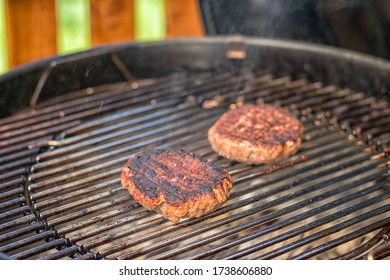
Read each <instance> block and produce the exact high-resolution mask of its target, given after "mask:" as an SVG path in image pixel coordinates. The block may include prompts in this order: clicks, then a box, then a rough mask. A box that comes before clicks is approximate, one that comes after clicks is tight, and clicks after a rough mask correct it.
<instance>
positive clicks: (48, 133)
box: [0, 36, 390, 259]
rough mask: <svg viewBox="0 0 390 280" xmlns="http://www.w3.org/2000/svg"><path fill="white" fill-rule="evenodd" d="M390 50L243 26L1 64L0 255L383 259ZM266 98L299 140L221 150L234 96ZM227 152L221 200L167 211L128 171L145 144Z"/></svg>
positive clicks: (389, 207) (389, 197)
mask: <svg viewBox="0 0 390 280" xmlns="http://www.w3.org/2000/svg"><path fill="white" fill-rule="evenodd" d="M389 75H390V63H389V62H387V61H385V60H382V59H378V58H374V57H369V56H366V55H362V54H357V53H354V52H350V51H346V50H341V49H336V48H332V47H324V46H315V45H310V44H300V43H296V42H289V41H283V40H273V39H252V38H242V37H234V36H233V37H209V38H202V39H176V40H166V41H163V42H156V43H143V44H138V43H128V44H120V45H114V46H108V47H103V48H98V49H93V50H89V51H86V52H83V53H79V54H73V55H69V56H64V57H57V58H51V59H47V60H44V61H39V62H37V63H33V64H30V65H27V66H23V67H21V68H18V69H15V70H13V71H11V72H9V73H7V74H5V75H3V76H2V77H0V92H1V96H0V100H1V101H0V103H1V104H0V108H1V114H2V118H1V120H0V123H1V126H0V130H1V133H0V138H1V139H0V170H1V175H0V208H1V214H0V252H1V253H2V254H1V255H0V257H2V258H13V259H238V258H243V259H271V258H280V259H309V258H314V259H367V258H370V259H383V258H387V257H388V256H389V254H390V246H389V243H388V239H389V234H390V187H389V178H388V175H389V169H388V168H389V154H388V148H389V145H390V143H389V142H390V137H389V136H390V135H389V134H390V133H389V131H390V130H389V128H390V107H389V103H388V102H389V93H388V90H389V88H390V80H389V79H388V77H389ZM245 103H269V104H274V105H278V106H282V107H285V108H288V109H289V110H291V111H292V112H294V113H295V114H296V116H297V117H298V118H300V119H301V120H302V122H303V123H304V126H305V133H304V135H303V143H302V147H301V149H300V151H299V152H298V153H297V154H296V155H294V156H292V157H291V158H289V159H287V160H285V161H282V162H279V163H277V164H275V165H259V166H250V165H246V164H243V163H237V162H232V161H229V160H227V159H224V158H222V157H220V156H218V155H217V154H216V153H215V152H213V151H212V150H211V148H210V146H209V144H208V142H207V137H206V135H207V129H208V128H209V127H210V126H211V125H212V124H213V122H215V121H216V119H217V118H218V117H219V116H220V115H221V114H222V113H223V112H225V111H226V110H228V109H229V108H234V107H239V106H242V104H245ZM167 146H170V147H176V148H181V149H188V150H191V151H194V152H196V153H198V154H200V155H202V156H204V157H205V158H207V159H209V160H210V161H213V162H216V163H218V164H221V165H223V166H225V167H226V168H227V169H228V170H229V171H230V173H231V174H232V177H233V180H234V187H233V189H232V192H231V197H230V198H229V200H228V201H227V203H226V204H225V205H224V206H223V207H221V208H220V209H218V210H216V211H215V212H213V213H211V214H208V215H206V216H204V217H202V218H199V219H187V220H182V221H181V222H180V223H178V224H173V223H171V222H169V221H167V220H165V219H163V218H162V217H161V216H160V215H159V214H156V213H154V212H151V211H148V210H146V209H145V208H143V207H142V206H140V205H139V204H138V203H136V202H135V201H134V200H133V199H132V198H131V196H130V194H129V193H128V192H127V191H126V190H124V189H122V188H121V185H120V178H119V176H120V172H121V168H122V167H123V165H124V163H125V161H126V159H127V158H128V157H129V156H130V155H131V154H133V153H136V152H138V151H141V150H144V149H146V148H151V147H167Z"/></svg>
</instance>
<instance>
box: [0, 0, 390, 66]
mask: <svg viewBox="0 0 390 280" xmlns="http://www.w3.org/2000/svg"><path fill="white" fill-rule="evenodd" d="M205 34H207V35H232V34H241V35H245V36H256V37H265V38H281V39H290V40H300V41H308V42H311V43H316V44H323V45H331V46H336V47H341V48H344V49H350V50H354V51H358V52H363V53H368V54H371V55H375V56H378V57H382V58H386V59H390V0H294V1H293V0H272V1H271V0H240V1H238V0H237V1H234V0H0V74H1V73H4V72H5V71H7V70H8V69H11V68H13V67H15V66H18V65H20V64H24V63H26V62H30V61H34V60H36V59H40V58H44V57H47V56H51V55H55V54H68V53H72V52H77V51H81V50H85V49H88V48H90V47H95V46H102V45H105V44H109V43H116V42H124V41H132V40H136V41H141V42H142V41H155V40H163V39H166V38H173V37H191V36H204V35H205Z"/></svg>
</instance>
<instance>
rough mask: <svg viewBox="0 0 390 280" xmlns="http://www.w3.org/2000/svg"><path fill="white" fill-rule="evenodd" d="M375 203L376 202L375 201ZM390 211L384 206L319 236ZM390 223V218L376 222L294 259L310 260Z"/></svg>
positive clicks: (389, 206) (388, 207)
mask: <svg viewBox="0 0 390 280" xmlns="http://www.w3.org/2000/svg"><path fill="white" fill-rule="evenodd" d="M383 197H388V196H383ZM373 202H375V201H373ZM389 209H390V205H387V206H383V207H381V208H377V209H375V210H372V211H370V212H368V213H366V214H363V215H360V216H357V217H355V218H352V219H350V220H348V221H346V222H344V223H343V224H339V225H338V226H333V227H332V228H329V229H328V230H326V231H324V232H320V233H318V235H319V234H324V235H325V234H329V233H330V232H336V231H338V230H340V229H343V228H345V227H347V226H348V225H351V224H354V223H357V222H359V221H361V220H365V219H368V218H370V217H374V216H377V215H380V214H383V213H384V212H387V211H389ZM389 222H390V218H387V219H384V220H382V221H379V222H376V223H373V224H372V225H371V226H370V227H365V228H361V229H359V230H357V231H354V232H352V233H349V234H348V235H346V236H343V237H342V238H338V239H335V240H333V241H331V242H328V243H327V244H325V245H323V246H320V247H317V248H315V249H313V250H310V251H307V252H305V253H302V254H300V255H298V256H295V257H294V258H293V259H306V258H309V257H311V256H314V255H316V254H318V253H320V252H323V251H326V250H329V249H331V248H333V247H336V246H337V245H340V244H343V243H345V242H346V241H349V240H352V239H355V238H357V237H359V236H362V235H364V234H366V233H368V232H370V231H374V230H377V229H379V228H381V227H383V226H385V225H386V224H388V223H389Z"/></svg>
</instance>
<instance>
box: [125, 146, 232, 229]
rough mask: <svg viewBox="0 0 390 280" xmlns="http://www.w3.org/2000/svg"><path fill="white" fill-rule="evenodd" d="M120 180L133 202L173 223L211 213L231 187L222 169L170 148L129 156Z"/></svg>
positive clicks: (225, 197) (226, 196)
mask: <svg viewBox="0 0 390 280" xmlns="http://www.w3.org/2000/svg"><path fill="white" fill-rule="evenodd" d="M121 181H122V186H123V187H124V188H127V189H128V190H129V192H130V194H131V195H132V196H133V198H134V199H135V200H136V201H138V202H139V203H140V204H142V205H143V206H144V207H146V208H148V209H149V210H153V211H156V212H158V213H160V214H162V215H163V216H164V217H165V218H166V219H168V220H171V221H172V222H178V221H179V220H180V219H181V218H184V217H188V218H199V217H201V216H203V215H205V214H207V213H210V212H212V211H213V210H215V209H216V208H218V207H219V206H221V205H222V204H223V203H224V202H225V201H226V200H227V198H228V197H229V191H230V189H231V188H232V178H231V176H230V175H229V173H228V172H227V171H226V170H225V169H224V168H222V167H220V166H217V165H215V164H213V163H210V162H208V161H207V160H204V159H202V158H200V157H199V156H197V155H195V154H194V153H191V152H188V151H184V150H174V149H169V148H167V149H151V150H147V151H143V152H140V153H138V154H135V155H133V156H132V157H130V159H129V160H128V162H127V163H126V165H125V167H124V168H123V171H122V175H121Z"/></svg>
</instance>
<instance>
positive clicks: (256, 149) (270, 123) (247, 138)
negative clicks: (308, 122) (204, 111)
mask: <svg viewBox="0 0 390 280" xmlns="http://www.w3.org/2000/svg"><path fill="white" fill-rule="evenodd" d="M302 133H303V125H302V123H301V122H300V121H299V120H298V119H297V118H296V117H295V116H294V115H293V114H292V113H290V112H288V111H286V110H284V109H283V108H280V107H273V106H269V105H264V104H260V105H245V106H243V107H241V108H238V109H233V110H230V111H228V112H226V113H225V114H223V115H222V116H221V118H220V119H219V120H218V121H217V122H216V123H215V124H214V125H213V126H212V127H211V128H210V129H209V131H208V140H209V143H210V145H211V147H212V148H213V150H214V151H216V152H217V153H218V154H220V155H221V156H224V157H226V158H229V159H232V160H236V161H239V162H245V163H248V164H270V163H274V162H276V161H279V160H283V159H286V158H288V157H289V156H290V155H293V154H295V153H296V152H297V151H298V149H299V146H300V144H301V141H302V140H301V135H302Z"/></svg>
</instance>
